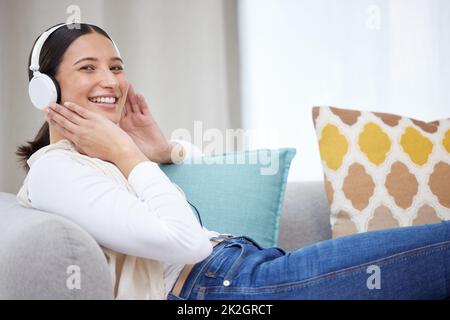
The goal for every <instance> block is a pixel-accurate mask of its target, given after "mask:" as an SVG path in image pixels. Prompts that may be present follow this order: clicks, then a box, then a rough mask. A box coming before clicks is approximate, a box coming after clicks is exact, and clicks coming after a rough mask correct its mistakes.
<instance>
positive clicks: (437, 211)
mask: <svg viewBox="0 0 450 320" xmlns="http://www.w3.org/2000/svg"><path fill="white" fill-rule="evenodd" d="M313 119H314V125H315V127H316V133H317V137H318V141H319V149H320V155H321V158H322V164H323V169H324V174H325V187H326V190H327V195H328V201H329V204H330V207H331V224H332V229H333V237H338V236H343V235H347V234H351V233H355V232H364V231H368V230H377V229H384V228H390V227H398V226H410V225H416V224H424V223H436V222H438V221H441V220H444V219H445V220H447V219H449V218H450V185H449V181H450V120H449V119H443V120H440V121H434V122H430V123H425V122H423V121H419V120H415V119H410V118H407V117H403V116H399V115H394V114H383V113H375V112H367V111H357V110H348V109H340V108H333V107H315V108H313Z"/></svg>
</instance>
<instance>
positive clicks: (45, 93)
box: [28, 72, 61, 110]
mask: <svg viewBox="0 0 450 320" xmlns="http://www.w3.org/2000/svg"><path fill="white" fill-rule="evenodd" d="M28 94H29V96H30V100H31V102H32V103H33V105H34V106H35V107H36V108H38V109H40V110H43V109H44V108H46V107H48V106H49V105H50V104H52V103H55V102H57V101H58V100H60V96H61V89H60V87H59V84H58V82H57V81H56V80H55V79H53V78H51V77H49V76H47V75H46V74H43V73H40V72H36V73H35V75H34V77H33V78H32V79H31V81H30V83H29V84H28Z"/></svg>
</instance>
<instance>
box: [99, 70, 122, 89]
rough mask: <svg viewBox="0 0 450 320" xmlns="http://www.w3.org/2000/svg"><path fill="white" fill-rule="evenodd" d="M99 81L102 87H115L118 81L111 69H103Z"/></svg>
mask: <svg viewBox="0 0 450 320" xmlns="http://www.w3.org/2000/svg"><path fill="white" fill-rule="evenodd" d="M100 83H101V85H102V86H104V87H116V86H118V85H119V81H118V80H117V78H116V75H115V74H114V73H113V72H112V71H111V70H105V71H104V72H102V74H101V76H100Z"/></svg>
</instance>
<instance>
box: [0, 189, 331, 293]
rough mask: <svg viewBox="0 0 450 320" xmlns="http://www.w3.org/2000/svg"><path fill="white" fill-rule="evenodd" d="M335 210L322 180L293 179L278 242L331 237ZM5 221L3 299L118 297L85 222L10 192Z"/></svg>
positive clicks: (0, 253)
mask: <svg viewBox="0 0 450 320" xmlns="http://www.w3.org/2000/svg"><path fill="white" fill-rule="evenodd" d="M329 215H330V213H329V209H328V205H327V202H326V197H325V191H324V186H323V183H322V182H319V181H317V182H290V183H288V185H287V188H286V193H285V200H284V206H283V209H282V214H281V224H280V236H279V244H278V245H279V246H280V247H281V248H283V249H285V250H287V251H290V250H294V249H297V248H300V247H303V246H306V245H309V244H312V243H315V242H318V241H321V240H325V239H329V238H330V237H331V228H330V224H329ZM0 221H1V223H0V299H112V298H113V289H112V284H111V278H110V275H109V270H108V267H107V263H106V259H105V257H104V255H103V253H102V251H101V249H100V247H99V246H98V245H97V243H96V242H95V240H94V239H93V238H92V237H91V236H90V235H89V234H88V233H87V232H85V231H84V230H83V229H81V228H80V227H79V226H77V225H76V224H74V223H72V222H70V221H68V220H66V219H63V218H61V217H58V216H55V215H52V214H49V213H44V212H41V211H37V210H33V209H27V208H23V207H21V206H20V205H19V204H18V203H17V201H16V197H15V195H13V194H10V193H4V192H0ZM74 266H75V267H74Z"/></svg>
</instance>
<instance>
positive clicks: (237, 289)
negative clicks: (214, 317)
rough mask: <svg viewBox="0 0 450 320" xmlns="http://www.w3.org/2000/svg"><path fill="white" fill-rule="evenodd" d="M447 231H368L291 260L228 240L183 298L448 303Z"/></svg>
mask: <svg viewBox="0 0 450 320" xmlns="http://www.w3.org/2000/svg"><path fill="white" fill-rule="evenodd" d="M449 229H450V221H448V222H442V223H438V224H433V225H421V226H414V227H403V228H396V229H386V230H381V231H372V232H366V233H360V234H356V235H352V236H348V237H342V238H338V239H335V240H327V241H323V242H319V243H317V244H314V245H311V246H308V247H305V248H302V249H298V250H296V251H293V252H289V253H284V252H283V251H282V250H280V249H277V248H268V249H262V250H261V249H260V248H258V247H256V246H253V245H251V244H250V243H249V241H247V240H244V239H241V240H236V239H232V240H230V242H229V243H228V244H226V245H224V247H223V249H221V250H219V251H218V252H217V254H216V259H211V260H210V261H209V263H206V264H204V265H203V267H202V268H199V270H198V271H200V272H198V274H197V275H195V276H193V277H192V279H191V280H190V285H189V286H187V287H186V288H183V291H182V295H184V298H187V299H444V298H448V297H449V296H450V293H449V292H450V265H449V262H450V231H449ZM225 257H226V258H225ZM200 269H201V270H200Z"/></svg>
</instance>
